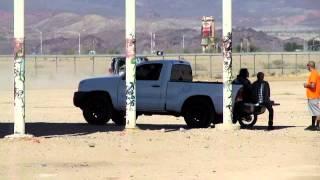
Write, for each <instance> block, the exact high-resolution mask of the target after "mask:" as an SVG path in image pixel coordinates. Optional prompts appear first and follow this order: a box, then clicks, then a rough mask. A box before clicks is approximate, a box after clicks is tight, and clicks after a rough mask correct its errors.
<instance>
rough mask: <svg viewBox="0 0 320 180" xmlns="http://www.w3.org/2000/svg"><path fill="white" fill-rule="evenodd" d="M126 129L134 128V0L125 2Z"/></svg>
mask: <svg viewBox="0 0 320 180" xmlns="http://www.w3.org/2000/svg"><path fill="white" fill-rule="evenodd" d="M126 96H127V99H126V129H134V128H136V102H137V101H136V0H126Z"/></svg>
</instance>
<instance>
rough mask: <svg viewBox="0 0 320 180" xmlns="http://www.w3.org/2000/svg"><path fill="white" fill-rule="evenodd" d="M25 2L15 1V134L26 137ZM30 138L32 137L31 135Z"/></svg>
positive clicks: (12, 136) (14, 135) (11, 136)
mask: <svg viewBox="0 0 320 180" xmlns="http://www.w3.org/2000/svg"><path fill="white" fill-rule="evenodd" d="M24 42H25V37H24V0H14V75H13V76H14V134H13V135H10V136H8V137H9V138H16V137H18V138H19V137H26V136H27V135H25V48H24V45H25V44H24ZM29 136H30V135H29Z"/></svg>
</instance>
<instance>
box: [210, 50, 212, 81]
mask: <svg viewBox="0 0 320 180" xmlns="http://www.w3.org/2000/svg"><path fill="white" fill-rule="evenodd" d="M210 78H211V79H212V55H210Z"/></svg>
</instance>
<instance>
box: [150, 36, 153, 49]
mask: <svg viewBox="0 0 320 180" xmlns="http://www.w3.org/2000/svg"><path fill="white" fill-rule="evenodd" d="M152 39H153V38H152V32H150V54H152V53H153V49H152V46H153V45H152Z"/></svg>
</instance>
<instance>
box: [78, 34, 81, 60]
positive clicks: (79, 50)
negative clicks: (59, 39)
mask: <svg viewBox="0 0 320 180" xmlns="http://www.w3.org/2000/svg"><path fill="white" fill-rule="evenodd" d="M78 37H79V41H78V53H79V55H81V34H80V33H78Z"/></svg>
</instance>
